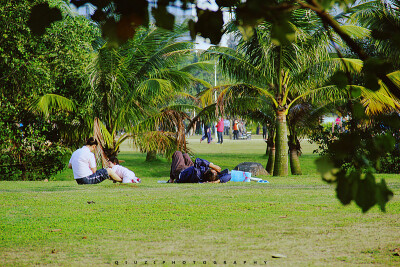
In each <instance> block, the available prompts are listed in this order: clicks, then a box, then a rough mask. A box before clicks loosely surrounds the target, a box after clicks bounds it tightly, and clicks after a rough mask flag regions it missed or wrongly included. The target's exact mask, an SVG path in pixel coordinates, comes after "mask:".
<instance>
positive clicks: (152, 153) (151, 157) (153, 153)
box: [146, 150, 157, 161]
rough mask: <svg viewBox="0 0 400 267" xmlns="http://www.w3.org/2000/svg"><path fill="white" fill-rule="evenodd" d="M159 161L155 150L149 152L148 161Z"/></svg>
mask: <svg viewBox="0 0 400 267" xmlns="http://www.w3.org/2000/svg"><path fill="white" fill-rule="evenodd" d="M156 159H157V152H156V151H154V150H151V151H148V152H147V155H146V161H154V160H156Z"/></svg>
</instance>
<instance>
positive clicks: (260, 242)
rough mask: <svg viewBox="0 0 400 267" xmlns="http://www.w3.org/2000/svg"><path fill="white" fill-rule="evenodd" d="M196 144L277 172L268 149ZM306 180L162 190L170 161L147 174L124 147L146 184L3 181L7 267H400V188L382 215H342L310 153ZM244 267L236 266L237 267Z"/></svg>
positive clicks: (68, 176)
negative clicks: (271, 165)
mask: <svg viewBox="0 0 400 267" xmlns="http://www.w3.org/2000/svg"><path fill="white" fill-rule="evenodd" d="M198 139H199V137H192V138H191V139H190V147H191V149H192V150H193V152H194V153H195V154H196V156H198V157H202V158H206V159H209V160H210V161H212V162H214V163H216V164H218V165H220V166H221V167H222V168H229V169H232V168H233V167H235V166H236V165H237V164H238V163H240V162H243V161H256V162H260V163H262V164H263V165H265V164H266V161H267V158H266V156H265V143H264V142H263V141H262V140H261V139H259V138H258V139H257V137H255V138H253V140H251V141H250V140H249V141H232V140H226V141H225V142H224V144H223V145H218V144H215V143H212V144H210V145H208V144H206V143H202V144H200V143H199V140H198ZM303 148H304V149H303V152H304V154H303V156H302V157H301V162H302V166H303V172H304V175H302V176H289V177H270V176H264V177H262V178H265V179H267V180H269V181H270V183H269V184H259V183H253V182H252V183H233V182H230V183H227V184H161V183H157V181H159V180H163V181H165V180H167V179H168V175H169V162H168V161H167V160H165V159H159V160H157V161H156V162H153V163H145V162H144V160H145V155H143V154H140V153H138V152H132V149H131V148H130V146H129V145H128V144H125V145H124V146H123V147H122V151H121V153H120V156H119V157H120V159H122V160H125V162H124V163H123V165H125V166H127V167H128V168H130V169H132V170H134V171H135V173H136V174H137V176H138V177H140V178H142V180H143V182H142V183H141V184H139V185H134V184H130V185H124V184H113V183H112V182H111V181H105V182H103V183H101V184H98V185H92V186H79V185H77V184H76V183H75V182H74V180H73V178H72V172H71V171H70V170H66V171H64V172H63V173H61V174H59V175H57V177H56V179H55V180H51V181H49V182H44V181H40V182H5V181H2V182H0V203H1V204H0V212H1V217H0V238H1V243H0V266H32V265H51V266H54V265H56V266H86V265H89V266H108V265H117V264H118V265H131V266H134V265H164V266H182V265H199V266H200V265H201V266H242V265H250V266H256V265H266V266H370V265H377V266H400V256H395V252H394V251H393V250H394V249H396V248H400V198H399V193H400V179H399V176H398V175H379V176H378V177H379V178H385V179H386V181H387V182H388V185H389V187H390V188H391V189H392V190H393V191H394V193H395V196H394V198H393V199H392V200H391V201H390V202H389V204H388V205H387V212H386V213H382V212H380V211H379V209H378V208H376V207H374V208H373V209H372V210H371V211H369V212H368V213H366V214H362V213H361V211H360V210H359V209H358V208H357V207H355V205H354V204H351V205H349V206H342V205H340V203H339V202H338V200H337V199H336V198H335V191H334V188H333V187H331V186H330V185H327V184H325V183H323V182H322V181H321V179H320V177H319V176H318V175H317V174H316V172H315V166H314V163H313V161H314V160H315V158H316V156H315V155H312V154H311V152H312V150H313V146H312V145H310V144H308V143H306V142H304V143H303ZM235 263H236V264H235Z"/></svg>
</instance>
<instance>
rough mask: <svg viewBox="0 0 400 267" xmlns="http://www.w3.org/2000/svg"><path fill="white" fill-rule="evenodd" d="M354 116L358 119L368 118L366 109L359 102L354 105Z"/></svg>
mask: <svg viewBox="0 0 400 267" xmlns="http://www.w3.org/2000/svg"><path fill="white" fill-rule="evenodd" d="M353 116H354V118H356V119H363V118H365V117H366V115H365V107H364V106H363V105H362V104H361V103H359V102H356V103H354V105H353Z"/></svg>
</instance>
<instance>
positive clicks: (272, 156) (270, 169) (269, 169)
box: [265, 144, 275, 174]
mask: <svg viewBox="0 0 400 267" xmlns="http://www.w3.org/2000/svg"><path fill="white" fill-rule="evenodd" d="M274 164H275V144H273V145H272V146H270V147H269V155H268V162H267V166H266V167H265V170H266V171H267V172H268V173H269V174H271V173H272V172H273V171H274Z"/></svg>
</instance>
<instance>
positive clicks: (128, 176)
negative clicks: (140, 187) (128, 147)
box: [108, 157, 142, 184]
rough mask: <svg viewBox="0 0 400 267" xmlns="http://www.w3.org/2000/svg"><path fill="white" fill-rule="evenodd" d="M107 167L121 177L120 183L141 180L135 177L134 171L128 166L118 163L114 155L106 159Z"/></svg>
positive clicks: (138, 181) (139, 181)
mask: <svg viewBox="0 0 400 267" xmlns="http://www.w3.org/2000/svg"><path fill="white" fill-rule="evenodd" d="M108 167H110V168H111V169H112V170H113V171H115V173H116V174H117V175H118V176H119V177H121V178H122V183H124V184H126V183H141V182H142V180H140V179H139V178H137V177H136V175H135V173H134V172H133V171H131V170H129V169H128V168H126V167H124V166H121V165H119V160H118V158H116V157H111V158H109V159H108Z"/></svg>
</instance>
